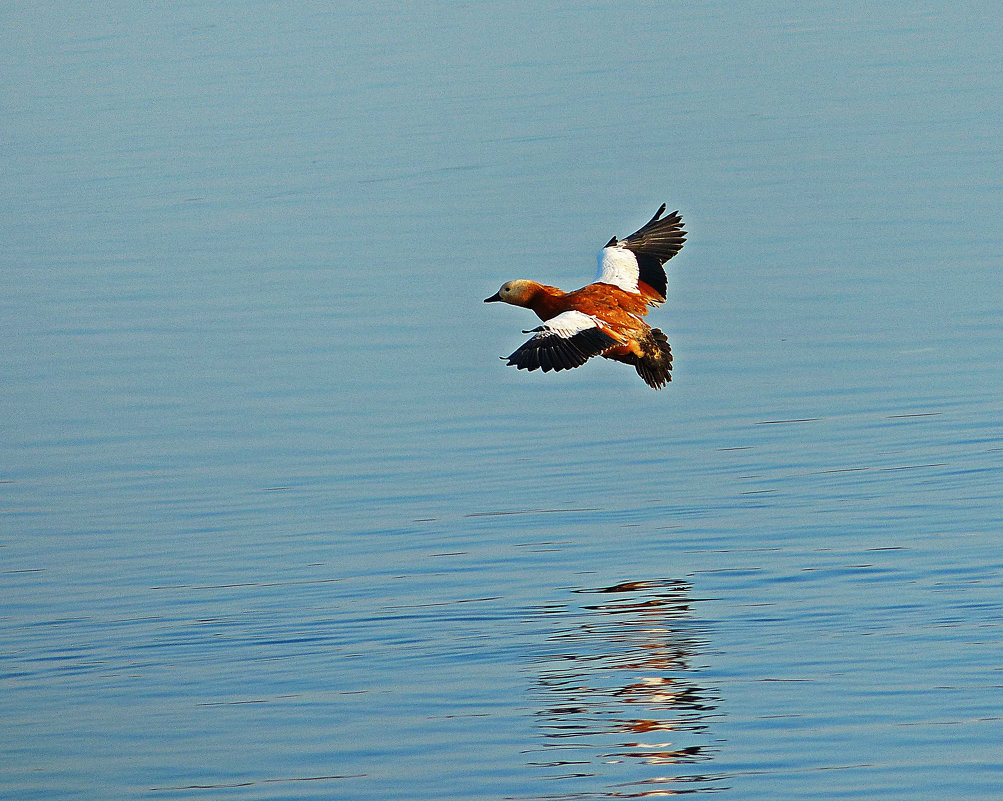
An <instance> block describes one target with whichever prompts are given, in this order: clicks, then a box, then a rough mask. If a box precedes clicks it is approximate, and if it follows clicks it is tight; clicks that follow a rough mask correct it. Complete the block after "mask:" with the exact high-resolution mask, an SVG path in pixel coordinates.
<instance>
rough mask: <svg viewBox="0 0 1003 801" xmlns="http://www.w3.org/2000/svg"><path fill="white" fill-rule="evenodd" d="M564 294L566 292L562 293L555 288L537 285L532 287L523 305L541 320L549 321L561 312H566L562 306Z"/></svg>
mask: <svg viewBox="0 0 1003 801" xmlns="http://www.w3.org/2000/svg"><path fill="white" fill-rule="evenodd" d="M566 294H567V293H566V292H562V291H561V290H560V289H558V288H557V287H556V286H547V285H546V284H537V285H536V286H535V287H533V291H532V292H530V293H529V294H528V296H527V297H526V298H525V302H524V303H523V305H524V306H525V307H526V308H527V309H530V310H531V311H532V312H533V313H534V314H536V316H537V317H539V318H540V319H541V320H549V319H550V318H551V317H555V316H557V315H558V314H560V313H561V312H562V311H567V309H565V308H564V306H563V300H564V297H565V295H566Z"/></svg>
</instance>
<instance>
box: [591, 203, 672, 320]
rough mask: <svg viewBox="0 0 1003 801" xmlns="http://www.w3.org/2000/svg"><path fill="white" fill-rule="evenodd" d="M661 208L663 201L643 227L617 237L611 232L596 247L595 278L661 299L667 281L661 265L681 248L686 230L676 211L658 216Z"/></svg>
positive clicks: (625, 289)
mask: <svg viewBox="0 0 1003 801" xmlns="http://www.w3.org/2000/svg"><path fill="white" fill-rule="evenodd" d="M664 211H665V204H664V203H663V204H662V206H661V208H659V209H658V211H656V212H655V216H654V217H652V218H651V219H650V220H649V221H648V222H647V224H645V225H644V227H643V228H641V229H639V230H637V231H635V232H634V233H632V234H631V235H630V236H628V237H627V238H626V239H623V240H620V241H617V238H616V237H615V236H614V237H613V238H612V239H611V240H610V241H609V242H608V243H607V244H606V247H604V248H603V249H602V250H601V251H599V275H598V277H597V278H596V281H598V282H600V283H603V284H613V285H614V286H618V287H620V289H622V290H624V291H626V292H633V293H635V294H638V295H641V296H643V297H644V298H645V299H647V300H648V302H649V303H656V304H657V303H661V302H662V301H664V300H665V291H666V289H667V287H668V282H667V281H666V278H665V270H664V268H663V267H662V265H663V264H665V262H667V261H668V260H669V259H671V258H672V257H673V256H675V255H676V254H677V253H678V252H679V251H680V250H682V247H683V242H685V241H686V232H685V231H684V230H683V218H682V217H680V216H679V212H678V211H674V212H672V214H670V215H669V216H668V217H663V218H662V219H659V217H661V216H662V212H664Z"/></svg>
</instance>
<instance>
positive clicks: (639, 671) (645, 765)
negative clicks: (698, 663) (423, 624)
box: [535, 580, 722, 798]
mask: <svg viewBox="0 0 1003 801" xmlns="http://www.w3.org/2000/svg"><path fill="white" fill-rule="evenodd" d="M575 592H576V593H584V594H590V595H591V594H595V595H599V596H601V598H599V599H597V601H598V602H597V603H592V604H588V605H585V606H577V605H566V606H565V607H563V608H558V609H555V608H554V607H549V608H548V609H547V614H546V620H547V621H549V622H550V624H551V625H552V626H553V631H552V632H551V634H550V635H549V636H548V638H547V650H546V653H545V654H543V655H541V658H540V665H539V678H538V688H539V690H540V691H541V692H542V693H543V694H544V695H545V696H546V698H545V699H543V701H544V704H545V705H544V707H543V708H542V709H541V710H540V711H539V712H538V713H537V714H538V716H539V724H540V727H541V729H542V732H543V742H544V748H543V749H541V751H542V752H544V753H547V754H548V756H555V757H556V758H551V759H544V760H541V761H539V762H536V763H535V764H537V765H538V766H541V767H545V768H548V769H558V770H560V771H561V772H560V773H559V774H556V775H554V776H552V778H562V779H565V780H569V781H581V782H587V783H588V784H589V785H590V786H589V788H588V790H587V791H586V790H584V789H583V791H582V792H583V793H584V795H583V796H581V797H585V796H586V795H587V797H595V795H596V789H597V788H596V787H595V786H594V784H595V780H596V779H597V778H600V779H604V780H606V782H609V783H610V784H609V786H610V787H611V786H612V783H615V784H617V786H618V787H619V789H618V790H617V791H616V792H612V791H608V792H601V793H600V795H606V794H610V795H616V796H618V797H625V796H626V797H641V796H645V795H649V794H651V795H655V794H658V795H665V794H670V793H668V792H667V790H668V787H667V786H666V785H667V784H669V783H678V782H685V783H686V787H687V791H688V792H693V791H695V790H697V789H701V790H712V789H722V788H721V786H720V785H719V784H718V783H717V782H716V781H715V779H714V778H713V777H711V776H708V775H705V774H703V773H700V772H697V771H695V769H694V765H695V764H697V763H705V762H707V761H708V760H709V759H710V758H711V756H712V754H711V751H710V748H709V745H708V740H709V737H708V732H707V729H708V726H707V721H708V719H709V718H710V717H712V716H713V715H714V710H715V699H714V698H713V696H712V695H711V694H710V693H708V691H707V690H705V689H703V688H702V687H700V686H699V685H698V684H697V683H696V682H695V681H694V678H695V674H696V673H697V671H698V670H699V669H698V668H695V667H693V659H694V656H695V655H696V654H697V653H698V651H699V650H700V649H701V648H702V647H703V646H704V644H705V640H704V639H703V637H702V635H701V630H700V626H699V624H698V623H696V622H695V621H694V620H693V618H692V615H691V612H690V600H689V597H688V592H689V585H688V584H686V583H685V582H682V581H670V580H659V581H632V582H624V583H621V584H617V585H616V586H613V587H604V588H600V589H591V590H576V591H575ZM557 612H560V613H557ZM651 735H655V736H651ZM554 750H557V751H559V754H556V755H555V754H554ZM650 766H658V767H657V768H655V769H652V768H651V767H650ZM625 783H626V784H627V785H634V784H635V783H636V784H637V788H636V789H638V790H640V791H639V792H633V791H632V792H626V793H625V792H623V789H624V787H623V785H624V784H625ZM649 786H657V787H658V789H657V790H654V789H652V790H651V791H650V793H649V792H648V791H645V790H643V789H641V788H644V787H649ZM678 791H679V790H676V791H675V792H678ZM673 794H674V793H673ZM559 797H566V798H576V797H580V796H579V794H578V793H577V792H574V793H570V794H568V795H566V796H565V795H562V796H559Z"/></svg>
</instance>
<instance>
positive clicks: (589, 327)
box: [502, 311, 621, 373]
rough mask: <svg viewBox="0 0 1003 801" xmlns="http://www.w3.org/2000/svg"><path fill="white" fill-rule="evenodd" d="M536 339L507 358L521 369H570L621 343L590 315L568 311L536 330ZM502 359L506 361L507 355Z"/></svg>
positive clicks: (533, 338) (532, 339)
mask: <svg viewBox="0 0 1003 801" xmlns="http://www.w3.org/2000/svg"><path fill="white" fill-rule="evenodd" d="M526 333H532V334H533V336H532V337H531V338H530V339H529V340H528V341H526V342H525V343H523V345H521V346H520V347H519V348H518V350H516V351H515V353H513V354H512V355H511V356H509V357H508V363H509V364H510V365H512V366H514V367H518V368H519V369H520V370H537V369H540V370H543V372H545V373H549V372H550V371H551V370H570V369H572V368H574V367H581V366H582V365H583V364H585V362H587V361H588V360H589V359H591V358H592V357H593V356H598V355H599V354H601V353H603V352H604V351H607V350H609V349H610V348H612V347H615V346H616V345H619V344H621V343H620V342H619V340H617V339H615V338H614V337H612V336H610V334H608V333H606V332H605V331H603V330H602V329H601V328H600V327H599V321H598V320H597V319H596V318H595V317H592V316H591V315H588V314H584V313H583V312H578V311H568V312H564V313H563V314H559V315H557V316H556V317H553V318H551V319H550V320H547V322H545V323H544V324H543V325H541V326H540V327H539V328H534V329H533V330H532V332H529V331H527V332H526ZM502 358H505V357H504V356H503V357H502Z"/></svg>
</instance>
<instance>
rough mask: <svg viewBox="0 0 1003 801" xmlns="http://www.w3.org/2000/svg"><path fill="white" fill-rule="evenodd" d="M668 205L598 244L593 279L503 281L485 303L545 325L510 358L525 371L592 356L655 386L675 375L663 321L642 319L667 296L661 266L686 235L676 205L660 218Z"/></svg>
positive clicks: (565, 364)
mask: <svg viewBox="0 0 1003 801" xmlns="http://www.w3.org/2000/svg"><path fill="white" fill-rule="evenodd" d="M664 211H665V204H664V203H663V204H662V206H661V208H659V209H658V211H656V212H655V216H654V217H652V218H651V219H650V220H649V221H648V222H647V223H646V224H645V225H644V226H643V227H642V228H641V229H639V230H638V231H635V232H634V233H632V234H631V235H630V236H628V237H627V238H626V239H620V240H618V239H617V238H616V237H615V236H614V237H613V238H612V239H610V241H609V242H607V243H606V246H605V247H604V248H603V249H602V250H601V251H599V274H598V275H597V276H596V280H595V282H594V283H591V284H589V285H588V286H584V287H582V288H581V289H576V290H574V291H573V292H563V291H561V290H560V289H558V288H557V287H553V286H547V285H546V284H540V283H537V282H536V281H527V280H523V279H519V280H516V281H508V282H506V283H504V284H502V287H501V289H499V290H498V291H497V292H496V293H495V294H494V295H492V296H491V297H490V298H485V299H484V302H485V303H495V302H498V301H501V302H503V303H511V304H512V305H513V306H523V307H525V308H527V309H530V310H532V311H533V312H535V313H536V316H537V317H539V318H540V319H541V320H543V325H541V326H539V327H537V328H533V329H531V330H529V331H524V332H523V333H525V334H533V336H532V337H530V339H529V340H527V341H526V342H525V343H524V344H523V345H522V346H520V347H519V348H518V349H517V350H516V351H515V353H513V354H512V355H511V356H508V357H506V356H502V359H506V358H507V359H508V363H509V365H512V366H515V367H517V368H519V369H520V370H536V369H541V370H543V372H545V373H547V372H550V371H551V370H569V369H571V368H573V367H581V366H582V365H583V364H585V362H587V361H588V360H589V359H591V358H592V357H593V356H602V357H603V358H604V359H613V360H615V361H618V362H624V363H625V364H629V365H632V366H633V367H634V369H635V370H637V374H638V375H639V376H641V378H643V379H644V381H645V383H647V385H648V386H649V387H652V388H653V389H661V388H662V387H664V386H665V385H666V384H667V383H668V382H669V381H671V380H672V351H671V350H670V349H669V343H668V339H667V338H666V336H665V334H664V333H662V331H661V330H659V329H658V328H652V327H651V326H649V325H648V324H647V323H645V322H644V320H642V319H641V318H642V317H644V315H646V314H647V313H648V307H649V306H658V305H660V304H661V303H663V302H664V301H665V292H666V289H667V286H668V281H667V279H666V277H665V268H664V267H663V266H662V265H663V264H665V262H667V261H668V260H669V259H671V258H672V257H673V256H675V255H676V254H677V253H678V252H679V251H680V250H681V249H682V247H683V242H685V241H686V231H684V230H683V227H682V225H683V220H682V217H680V216H679V212H678V211H674V212H672V213H671V214H670V215H668V216H667V217H662V213H663V212H664Z"/></svg>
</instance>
